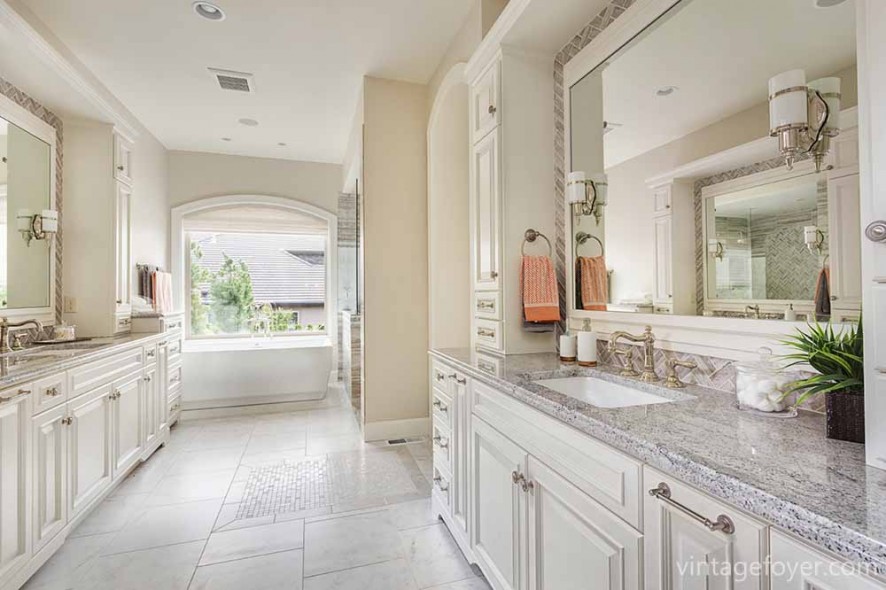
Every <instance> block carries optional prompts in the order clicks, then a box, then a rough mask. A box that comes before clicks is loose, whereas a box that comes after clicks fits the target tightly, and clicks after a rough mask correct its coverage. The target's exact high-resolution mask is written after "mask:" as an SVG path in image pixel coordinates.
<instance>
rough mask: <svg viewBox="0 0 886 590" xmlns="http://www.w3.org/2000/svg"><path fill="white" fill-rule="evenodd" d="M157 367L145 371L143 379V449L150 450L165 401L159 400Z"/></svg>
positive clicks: (158, 430) (159, 382) (159, 388)
mask: <svg viewBox="0 0 886 590" xmlns="http://www.w3.org/2000/svg"><path fill="white" fill-rule="evenodd" d="M158 366H159V365H154V366H153V367H151V368H149V369H147V370H146V371H145V377H144V380H145V393H144V400H145V405H144V417H143V420H142V423H143V428H144V431H145V448H150V447H151V446H152V445H153V444H154V443H155V442H156V441H157V437H158V436H159V435H160V404H161V402H162V401H165V400H162V399H161V398H162V394H161V392H160V390H161V389H162V387H161V381H160V378H159V376H158V372H159V370H158Z"/></svg>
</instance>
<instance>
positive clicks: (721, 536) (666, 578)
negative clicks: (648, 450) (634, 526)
mask: <svg viewBox="0 0 886 590" xmlns="http://www.w3.org/2000/svg"><path fill="white" fill-rule="evenodd" d="M665 486H666V494H662V491H663V490H665ZM643 488H644V492H645V493H644V496H645V505H644V511H643V524H644V529H643V532H644V534H645V543H646V549H645V568H646V586H645V587H646V588H647V589H648V590H669V589H670V588H732V589H733V590H767V589H768V588H769V580H768V579H767V575H766V573H765V570H766V568H765V563H766V559H767V558H768V557H769V543H768V541H769V531H768V527H767V526H766V524H764V523H762V522H760V521H758V520H756V519H754V518H751V517H750V516H747V515H745V514H744V513H742V512H741V511H739V510H738V509H737V508H734V507H732V506H729V505H727V504H725V503H723V502H721V501H719V500H715V499H714V498H712V497H711V496H708V495H707V494H704V493H702V492H699V491H697V490H695V489H694V488H691V487H690V486H688V485H686V484H684V483H682V482H680V481H678V480H676V479H674V478H672V477H670V476H667V475H664V474H662V473H660V472H658V471H656V470H654V469H651V468H650V467H644V468H643ZM653 490H654V491H655V494H653V493H652V491H653ZM663 496H664V497H663ZM705 518H706V519H708V520H709V521H711V522H712V523H718V522H722V523H723V524H728V525H729V527H730V528H726V529H723V530H716V529H712V528H709V527H708V526H706V525H705V524H703V523H702V522H700V519H705ZM714 562H717V563H720V564H722V563H725V562H731V563H734V564H742V566H743V567H742V568H741V570H742V571H741V572H739V571H738V569H737V568H736V569H730V568H722V567H711V565H712V564H713V563H714ZM745 574H746V575H745Z"/></svg>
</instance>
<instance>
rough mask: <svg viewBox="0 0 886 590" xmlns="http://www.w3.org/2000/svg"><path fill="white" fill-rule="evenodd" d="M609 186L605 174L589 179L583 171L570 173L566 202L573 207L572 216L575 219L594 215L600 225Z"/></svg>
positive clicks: (567, 182) (567, 180) (567, 181)
mask: <svg viewBox="0 0 886 590" xmlns="http://www.w3.org/2000/svg"><path fill="white" fill-rule="evenodd" d="M608 186H609V185H608V183H607V182H606V175H605V174H594V175H592V176H591V178H588V177H587V174H585V173H584V172H582V171H575V172H570V173H569V174H568V175H567V177H566V202H567V203H569V205H571V206H572V214H573V215H574V216H575V217H579V216H582V215H593V216H594V218H595V219H596V221H597V225H599V224H600V219H602V217H603V209H602V208H603V207H605V206H606V192H607V188H608Z"/></svg>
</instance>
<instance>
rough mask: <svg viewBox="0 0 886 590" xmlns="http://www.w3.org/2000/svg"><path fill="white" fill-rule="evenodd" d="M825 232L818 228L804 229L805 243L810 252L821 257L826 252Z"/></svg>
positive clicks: (812, 226)
mask: <svg viewBox="0 0 886 590" xmlns="http://www.w3.org/2000/svg"><path fill="white" fill-rule="evenodd" d="M824 240H825V237H824V232H823V231H821V230H820V229H818V227H817V226H814V225H807V226H805V227H804V228H803V241H804V242H805V243H806V247H807V248H809V251H810V252H817V253H818V255H819V256H821V255H822V253H823V252H824Z"/></svg>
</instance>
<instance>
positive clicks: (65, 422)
mask: <svg viewBox="0 0 886 590" xmlns="http://www.w3.org/2000/svg"><path fill="white" fill-rule="evenodd" d="M73 423H74V419H73V418H71V417H70V416H68V417H67V418H62V419H61V424H63V425H65V426H70V425H71V424H73Z"/></svg>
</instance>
